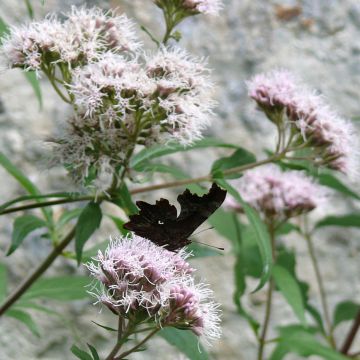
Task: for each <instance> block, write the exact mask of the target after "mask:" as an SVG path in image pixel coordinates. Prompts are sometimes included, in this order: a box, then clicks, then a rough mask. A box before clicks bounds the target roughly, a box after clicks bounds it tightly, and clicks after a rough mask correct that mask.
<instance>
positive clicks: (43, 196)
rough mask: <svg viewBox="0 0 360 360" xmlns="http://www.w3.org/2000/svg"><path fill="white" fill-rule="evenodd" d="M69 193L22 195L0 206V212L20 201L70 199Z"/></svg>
mask: <svg viewBox="0 0 360 360" xmlns="http://www.w3.org/2000/svg"><path fill="white" fill-rule="evenodd" d="M72 197H73V196H72V194H71V193H53V194H41V195H24V196H19V197H17V198H15V199H13V200H10V201H7V202H6V203H3V204H2V205H0V211H2V210H4V209H6V208H8V207H9V206H10V205H13V204H16V203H18V202H21V201H25V200H33V199H35V200H38V199H46V198H72Z"/></svg>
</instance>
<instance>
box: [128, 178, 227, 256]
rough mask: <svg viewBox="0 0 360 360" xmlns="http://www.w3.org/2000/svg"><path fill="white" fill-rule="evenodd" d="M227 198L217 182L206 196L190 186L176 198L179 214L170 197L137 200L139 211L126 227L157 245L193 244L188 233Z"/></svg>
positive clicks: (171, 248)
mask: <svg viewBox="0 0 360 360" xmlns="http://www.w3.org/2000/svg"><path fill="white" fill-rule="evenodd" d="M225 197H226V191H225V190H222V189H221V188H220V187H219V186H218V185H216V184H215V183H213V185H212V187H211V189H210V190H209V192H208V193H207V194H205V195H203V196H198V195H196V194H192V193H191V192H190V191H189V190H188V189H187V190H185V191H184V192H183V193H182V194H180V195H179V196H178V198H177V201H178V202H179V204H180V206H181V210H180V214H179V216H178V214H177V210H176V207H175V206H174V205H171V204H170V203H169V201H168V200H167V199H160V200H158V201H156V204H155V205H152V204H148V203H147V202H144V201H137V202H136V205H137V207H138V208H139V209H140V211H139V213H138V214H137V215H131V216H130V221H129V222H128V223H126V224H124V228H125V229H127V230H130V231H133V232H134V233H135V234H136V235H138V236H141V237H143V238H146V239H149V240H150V241H152V242H153V243H154V244H156V245H159V246H163V247H165V248H166V249H168V250H170V251H177V250H179V249H181V248H183V247H184V246H186V245H188V244H190V243H191V240H189V239H188V238H189V236H190V235H191V234H192V233H193V232H194V231H195V230H196V229H197V228H198V227H199V226H200V225H201V224H202V223H203V222H204V221H205V220H206V219H207V218H208V217H209V216H210V215H211V214H212V213H213V212H214V211H215V210H217V209H218V208H219V207H220V206H221V204H222V203H223V202H224V200H225Z"/></svg>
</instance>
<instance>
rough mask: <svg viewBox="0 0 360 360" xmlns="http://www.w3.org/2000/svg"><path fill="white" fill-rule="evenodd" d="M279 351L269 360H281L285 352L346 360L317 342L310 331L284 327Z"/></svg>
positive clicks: (331, 359)
mask: <svg viewBox="0 0 360 360" xmlns="http://www.w3.org/2000/svg"><path fill="white" fill-rule="evenodd" d="M279 346H281V351H279V350H278V349H275V351H274V352H273V354H272V355H271V357H270V360H281V359H283V358H284V356H285V354H286V353H287V352H293V353H296V354H298V355H300V356H304V357H309V356H311V355H318V356H320V357H321V358H323V359H325V360H346V359H348V358H347V357H345V356H344V355H342V354H340V353H338V352H337V351H336V350H334V349H331V348H329V347H326V346H325V345H323V344H321V343H320V342H318V341H317V340H316V339H315V337H314V335H313V334H312V333H311V331H308V332H306V331H305V330H301V329H299V328H297V327H293V328H292V327H291V326H288V327H284V328H283V330H282V331H281V339H280V342H279Z"/></svg>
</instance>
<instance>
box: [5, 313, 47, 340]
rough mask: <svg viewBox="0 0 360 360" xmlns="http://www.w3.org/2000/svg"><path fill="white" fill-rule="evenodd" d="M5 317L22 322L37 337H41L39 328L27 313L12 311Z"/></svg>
mask: <svg viewBox="0 0 360 360" xmlns="http://www.w3.org/2000/svg"><path fill="white" fill-rule="evenodd" d="M5 315H6V316H9V317H12V318H14V319H16V320H19V321H21V322H22V323H23V324H25V325H26V327H27V328H28V329H29V330H30V331H31V332H32V333H33V334H34V335H35V336H37V337H40V331H39V328H38V326H37V325H36V323H35V321H34V320H33V318H32V317H31V316H30V315H29V314H28V313H27V312H25V311H22V310H18V309H10V310H8V311H7V312H6V313H5Z"/></svg>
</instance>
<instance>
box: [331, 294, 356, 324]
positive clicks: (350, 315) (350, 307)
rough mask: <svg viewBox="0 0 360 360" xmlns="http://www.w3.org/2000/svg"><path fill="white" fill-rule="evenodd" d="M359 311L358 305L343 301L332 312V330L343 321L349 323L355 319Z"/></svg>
mask: <svg viewBox="0 0 360 360" xmlns="http://www.w3.org/2000/svg"><path fill="white" fill-rule="evenodd" d="M359 311H360V305H359V304H356V303H354V302H352V301H343V302H341V303H339V304H337V305H336V308H335V310H334V320H333V326H334V328H335V327H336V326H338V325H339V324H340V323H341V322H343V321H349V320H353V319H355V317H356V316H357V314H358V313H359Z"/></svg>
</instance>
